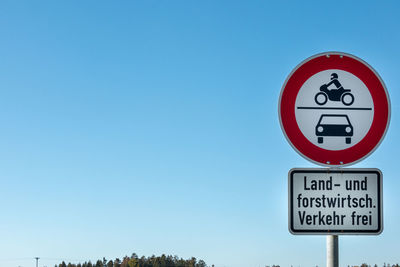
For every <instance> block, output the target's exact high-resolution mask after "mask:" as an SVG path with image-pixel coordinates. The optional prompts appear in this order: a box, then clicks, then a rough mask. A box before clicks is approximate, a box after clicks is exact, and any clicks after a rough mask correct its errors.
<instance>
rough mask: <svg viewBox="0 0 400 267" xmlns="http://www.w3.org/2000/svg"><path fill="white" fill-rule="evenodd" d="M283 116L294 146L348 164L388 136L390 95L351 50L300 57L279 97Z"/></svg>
mask: <svg viewBox="0 0 400 267" xmlns="http://www.w3.org/2000/svg"><path fill="white" fill-rule="evenodd" d="M279 120H280V124H281V128H282V131H283V133H284V134H285V136H286V139H287V140H288V141H289V143H290V144H291V145H292V147H293V148H294V149H295V150H296V151H297V152H298V153H299V154H300V155H302V156H303V157H305V158H306V159H308V160H310V161H312V162H314V163H317V164H319V165H323V166H346V165H351V164H354V163H356V162H358V161H360V160H362V159H364V158H365V157H367V156H368V155H370V154H371V153H372V152H373V151H374V150H375V149H376V148H377V147H378V145H379V144H380V142H381V141H382V139H383V137H384V136H385V133H386V130H387V128H388V126H389V121H390V100H389V95H388V93H387V90H386V87H385V84H384V83H383V81H382V79H381V78H380V77H379V75H378V73H377V72H376V71H375V70H374V69H373V68H372V67H371V66H369V65H368V64H367V63H366V62H364V61H363V60H361V59H359V58H357V57H355V56H353V55H350V54H346V53H341V52H327V53H322V54H318V55H315V56H312V57H310V58H308V59H306V60H305V61H303V62H302V63H300V64H299V65H298V66H297V67H296V68H295V69H294V70H293V71H292V72H291V73H290V74H289V76H288V78H287V79H286V81H285V83H284V85H283V87H282V90H281V94H280V98H279Z"/></svg>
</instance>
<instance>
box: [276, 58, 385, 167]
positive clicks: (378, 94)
mask: <svg viewBox="0 0 400 267" xmlns="http://www.w3.org/2000/svg"><path fill="white" fill-rule="evenodd" d="M329 69H339V70H343V71H347V72H350V73H352V74H353V75H355V76H357V77H358V78H359V79H360V80H361V81H362V82H363V83H364V84H365V85H366V86H367V88H368V90H369V92H370V94H371V97H372V101H373V104H374V118H373V120H372V124H371V128H370V129H369V131H368V133H367V134H366V136H365V137H364V138H363V139H362V140H361V141H360V142H358V143H357V144H356V145H354V146H352V147H349V148H347V149H343V150H326V149H322V148H320V147H318V146H316V145H314V144H313V143H311V142H310V141H308V139H307V138H306V137H305V136H304V135H303V133H302V132H301V131H300V128H299V126H298V125H297V122H296V117H295V102H296V98H297V95H298V93H299V91H300V88H301V86H302V85H303V84H304V83H305V82H306V81H307V80H308V79H309V78H310V77H311V76H313V75H314V74H316V73H318V72H321V71H324V70H329ZM279 118H280V122H281V128H282V130H283V132H284V134H285V136H286V138H287V140H288V141H289V143H290V144H291V145H292V147H294V148H295V150H296V151H297V152H298V153H299V154H300V155H302V156H303V157H305V158H306V159H308V160H311V161H312V162H314V163H317V164H319V165H323V166H346V165H350V164H354V163H356V162H358V161H360V160H362V159H364V158H365V157H367V156H368V155H370V154H371V153H372V152H373V151H374V150H375V149H376V148H377V147H378V145H379V144H380V142H381V141H382V139H383V137H384V136H385V133H386V130H387V128H388V126H389V120H390V101H389V95H388V94H387V90H386V87H385V85H384V83H383V81H382V79H381V78H380V77H379V75H378V73H377V72H376V71H375V70H374V69H373V68H372V67H371V66H369V65H368V64H367V63H366V62H364V61H363V60H361V59H359V58H357V57H355V56H353V55H350V54H346V53H341V52H327V53H322V54H318V55H315V56H312V57H310V58H308V59H306V60H305V61H303V62H302V63H300V64H299V65H298V66H297V67H296V68H295V69H294V70H293V71H292V73H291V74H289V76H288V78H287V79H286V82H285V84H284V85H283V87H282V90H281V96H280V100H279Z"/></svg>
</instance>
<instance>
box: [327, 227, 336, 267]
mask: <svg viewBox="0 0 400 267" xmlns="http://www.w3.org/2000/svg"><path fill="white" fill-rule="evenodd" d="M326 267H339V237H338V236H337V235H327V236H326Z"/></svg>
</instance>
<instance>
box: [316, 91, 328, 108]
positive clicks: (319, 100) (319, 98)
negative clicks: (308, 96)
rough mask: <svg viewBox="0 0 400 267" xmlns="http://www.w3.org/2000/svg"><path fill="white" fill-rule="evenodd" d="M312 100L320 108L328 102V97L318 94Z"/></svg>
mask: <svg viewBox="0 0 400 267" xmlns="http://www.w3.org/2000/svg"><path fill="white" fill-rule="evenodd" d="M314 100H315V103H317V104H318V105H321V106H322V105H325V104H326V102H328V96H327V95H326V94H325V93H323V92H319V93H318V94H316V95H315V97H314Z"/></svg>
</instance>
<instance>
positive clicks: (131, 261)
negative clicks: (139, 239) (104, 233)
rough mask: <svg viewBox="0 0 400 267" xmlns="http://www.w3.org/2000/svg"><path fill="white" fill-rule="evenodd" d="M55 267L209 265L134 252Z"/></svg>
mask: <svg viewBox="0 0 400 267" xmlns="http://www.w3.org/2000/svg"><path fill="white" fill-rule="evenodd" d="M55 267H207V264H206V263H205V262H204V261H203V260H197V259H196V258H194V257H192V258H191V259H187V260H185V259H182V258H178V256H171V255H169V256H166V255H164V254H163V255H161V256H157V257H156V256H154V255H153V256H151V257H144V256H142V257H140V258H139V257H138V255H137V254H136V253H133V254H132V255H131V256H130V257H128V256H125V257H123V258H122V260H120V259H119V258H117V259H115V260H107V259H105V258H103V260H97V261H96V262H95V263H92V262H91V261H87V262H84V263H78V264H75V263H65V262H64V261H63V262H61V263H60V264H58V265H57V264H56V265H55Z"/></svg>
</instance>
